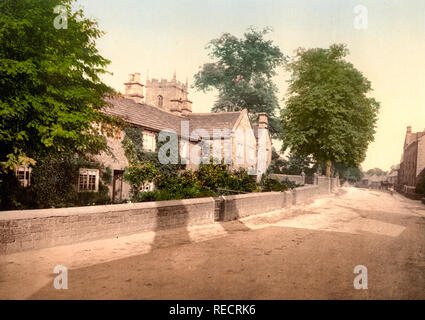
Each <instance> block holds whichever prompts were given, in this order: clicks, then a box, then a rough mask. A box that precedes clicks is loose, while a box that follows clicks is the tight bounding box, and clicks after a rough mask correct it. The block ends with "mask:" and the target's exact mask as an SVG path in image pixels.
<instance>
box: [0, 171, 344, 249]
mask: <svg viewBox="0 0 425 320" xmlns="http://www.w3.org/2000/svg"><path fill="white" fill-rule="evenodd" d="M316 178H317V179H316V182H317V183H316V184H315V185H309V186H304V187H300V188H296V189H294V190H291V191H286V192H264V193H251V194H243V195H235V196H222V197H219V198H217V199H216V201H215V200H214V199H213V198H199V199H187V200H174V201H161V202H144V203H128V204H116V205H106V206H88V207H78V208H63V209H40V210H23V211H3V212H0V254H8V253H13V252H19V251H24V250H29V249H40V248H46V247H52V246H58V245H65V244H72V243H77V242H81V241H89V240H96V239H104V238H114V237H120V236H125V235H130V234H134V233H139V232H145V231H157V230H161V229H168V228H177V227H186V226H191V225H202V224H209V223H213V222H214V220H219V221H230V220H235V219H238V218H242V217H247V216H251V215H256V214H261V213H266V212H270V211H276V210H281V209H284V208H289V207H291V206H292V205H299V204H303V203H308V202H310V201H311V200H314V198H315V197H318V196H320V195H324V194H328V193H329V192H331V191H332V192H334V191H336V190H337V189H338V188H339V180H338V179H336V178H333V179H328V178H326V177H316ZM217 201H219V205H218V206H216V202H217ZM215 216H216V219H215Z"/></svg>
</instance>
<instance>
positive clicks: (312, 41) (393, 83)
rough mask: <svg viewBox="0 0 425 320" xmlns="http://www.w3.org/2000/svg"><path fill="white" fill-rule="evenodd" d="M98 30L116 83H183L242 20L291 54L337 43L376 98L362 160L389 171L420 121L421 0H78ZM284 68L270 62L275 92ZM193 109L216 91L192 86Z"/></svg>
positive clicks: (423, 111) (424, 115) (424, 21)
mask: <svg viewBox="0 0 425 320" xmlns="http://www.w3.org/2000/svg"><path fill="white" fill-rule="evenodd" d="M78 4H79V5H81V6H82V7H83V8H84V9H85V12H86V15H87V16H89V17H94V18H96V19H97V20H98V21H99V24H100V28H101V29H102V30H104V31H105V32H106V35H105V37H104V38H103V39H101V40H100V41H99V45H98V47H99V49H100V51H101V53H102V55H103V56H104V57H106V58H108V59H110V60H112V64H111V66H110V68H109V70H110V71H112V72H113V73H114V75H113V76H112V77H110V76H108V77H105V81H106V82H107V83H108V84H110V85H111V86H113V87H114V88H116V89H117V90H120V91H123V83H124V82H125V81H126V80H127V77H128V74H130V73H134V72H140V73H141V74H142V79H145V77H146V72H147V70H149V75H150V77H155V78H168V79H169V78H171V77H172V74H173V72H174V71H175V70H176V71H177V78H178V80H180V81H185V79H186V77H188V78H189V83H190V82H191V80H192V79H193V75H194V74H195V73H196V72H197V70H198V67H199V66H200V65H202V64H203V63H205V62H207V61H208V56H207V51H206V50H205V45H206V44H207V43H208V41H209V40H211V39H213V38H216V37H219V36H220V34H221V33H223V32H230V33H232V34H235V35H237V36H241V35H242V34H243V32H244V31H245V30H246V28H247V27H249V26H251V25H252V26H256V27H260V28H262V27H266V26H270V27H272V28H273V29H274V32H273V33H272V34H270V35H269V36H268V38H269V39H272V40H274V41H275V43H276V44H277V45H279V47H280V48H281V50H282V51H283V52H284V53H285V54H287V55H292V54H293V52H294V50H295V49H296V48H298V47H300V46H302V47H307V48H310V47H328V46H329V45H330V44H332V43H335V42H337V43H346V44H347V45H348V47H349V49H350V51H351V55H350V57H349V60H350V61H351V62H353V63H354V65H355V66H356V67H357V68H358V69H359V70H361V71H362V72H363V73H364V75H365V76H366V77H367V78H368V79H369V80H371V81H372V85H373V88H374V89H375V91H374V92H373V95H374V96H375V97H376V99H377V100H378V101H380V102H381V104H382V105H381V113H380V119H379V122H378V128H377V134H376V136H375V142H374V143H372V144H371V145H370V146H369V150H368V154H367V159H366V161H365V162H364V163H363V165H362V166H363V168H365V169H369V168H373V167H380V168H382V169H384V170H388V169H389V167H390V166H391V165H393V164H396V163H398V162H399V161H400V156H401V150H402V145H403V141H404V134H405V131H406V126H407V125H412V126H413V130H414V131H422V130H424V129H425V90H424V86H425V62H424V60H425V1H423V0H363V1H356V0H243V1H242V0H227V1H223V0H214V1H212V0H174V1H171V0H157V1H143V0H122V1H116V0H78ZM359 4H362V5H365V6H366V7H367V8H368V12H369V19H368V21H369V27H368V29H367V30H357V29H355V28H354V27H353V21H354V18H355V14H354V7H356V6H357V5H359ZM287 77H288V74H286V72H285V71H284V70H283V69H280V70H279V75H278V76H277V77H276V79H275V80H276V83H277V84H278V86H279V89H280V93H279V98H282V97H283V96H284V94H285V91H286V82H285V80H286V79H287ZM190 98H191V99H192V101H193V106H194V107H193V110H194V111H195V112H204V111H205V112H206V111H209V110H210V108H211V107H212V105H213V103H214V99H215V93H214V92H211V93H207V94H204V93H202V92H196V91H195V90H191V92H190Z"/></svg>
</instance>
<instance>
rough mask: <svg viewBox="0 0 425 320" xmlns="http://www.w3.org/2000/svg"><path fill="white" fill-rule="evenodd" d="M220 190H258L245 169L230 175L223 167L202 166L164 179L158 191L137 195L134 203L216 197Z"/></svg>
mask: <svg viewBox="0 0 425 320" xmlns="http://www.w3.org/2000/svg"><path fill="white" fill-rule="evenodd" d="M219 189H226V190H234V191H242V192H254V191H257V189H258V187H257V184H256V183H255V180H254V178H253V177H252V176H250V175H248V173H247V172H246V171H245V170H237V171H234V172H230V171H229V170H228V168H227V166H226V165H223V164H201V165H200V168H199V169H198V170H196V171H191V170H185V171H182V172H180V173H179V174H177V175H175V176H172V177H171V176H169V177H167V179H166V180H162V184H161V188H159V189H158V190H155V191H153V192H139V193H137V194H134V195H133V197H132V201H136V202H137V201H161V200H178V199H189V198H200V197H215V196H217V195H218V193H219V191H220V190H219Z"/></svg>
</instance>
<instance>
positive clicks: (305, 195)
mask: <svg viewBox="0 0 425 320" xmlns="http://www.w3.org/2000/svg"><path fill="white" fill-rule="evenodd" d="M293 194H294V195H293V198H294V200H293V204H302V203H306V202H308V201H311V200H314V198H315V197H316V196H317V195H319V194H320V189H319V186H317V185H311V186H305V187H299V188H296V189H294V190H293Z"/></svg>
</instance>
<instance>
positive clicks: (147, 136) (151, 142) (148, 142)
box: [142, 130, 156, 152]
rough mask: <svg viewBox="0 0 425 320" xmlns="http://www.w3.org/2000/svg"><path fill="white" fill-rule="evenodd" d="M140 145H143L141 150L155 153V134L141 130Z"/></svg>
mask: <svg viewBox="0 0 425 320" xmlns="http://www.w3.org/2000/svg"><path fill="white" fill-rule="evenodd" d="M142 143H143V150H144V151H148V152H155V151H156V134H155V132H152V131H147V130H143V132H142ZM148 146H149V147H148ZM151 147H152V148H151Z"/></svg>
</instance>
